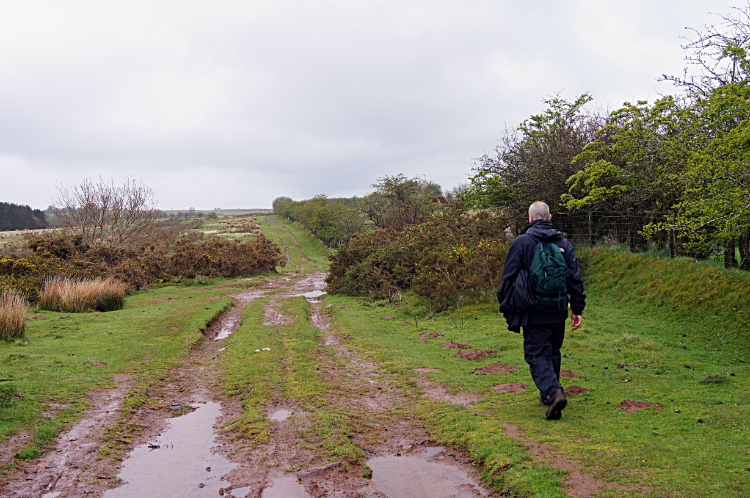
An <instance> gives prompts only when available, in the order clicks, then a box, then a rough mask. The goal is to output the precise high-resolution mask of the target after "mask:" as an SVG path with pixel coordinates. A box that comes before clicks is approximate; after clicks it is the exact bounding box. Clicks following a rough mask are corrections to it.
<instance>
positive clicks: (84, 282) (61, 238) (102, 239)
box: [0, 179, 283, 312]
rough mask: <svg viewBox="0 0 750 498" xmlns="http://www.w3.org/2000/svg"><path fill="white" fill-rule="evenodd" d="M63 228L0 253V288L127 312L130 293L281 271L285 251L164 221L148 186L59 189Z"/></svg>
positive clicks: (30, 297)
mask: <svg viewBox="0 0 750 498" xmlns="http://www.w3.org/2000/svg"><path fill="white" fill-rule="evenodd" d="M59 190H60V197H59V199H57V201H56V203H55V205H54V206H53V211H54V213H55V215H56V217H57V219H58V220H59V221H60V223H61V224H62V228H61V229H59V230H50V231H44V232H38V233H29V234H26V235H25V236H24V238H23V240H22V241H21V242H18V243H14V244H8V245H6V246H4V247H3V248H2V252H1V253H0V291H6V290H11V291H13V292H14V293H15V294H14V295H17V296H23V298H24V299H25V300H26V301H27V302H28V303H30V304H33V305H36V304H39V305H40V306H41V307H42V308H43V309H50V310H58V311H68V312H76V311H88V310H100V311H107V310H111V309H119V308H121V307H122V303H123V299H124V295H125V292H126V291H128V292H129V291H133V290H137V289H141V288H143V287H144V286H145V285H147V284H149V283H153V282H163V281H165V280H169V279H181V278H188V279H194V278H196V277H198V276H202V277H237V276H246V275H252V274H258V273H275V272H276V267H277V266H279V265H282V264H283V257H282V254H281V250H280V248H279V247H278V246H277V245H276V244H274V243H272V242H271V241H270V240H269V239H267V238H265V237H264V236H263V235H262V233H260V232H257V233H255V234H253V238H252V240H243V241H230V240H227V239H225V238H221V237H218V236H211V235H209V236H208V237H205V236H204V234H203V232H200V231H198V230H195V229H196V228H198V227H200V226H201V225H202V223H203V222H202V220H193V221H187V222H183V221H181V220H179V219H171V220H166V221H160V219H159V216H160V211H159V210H158V209H156V207H155V201H154V199H153V193H152V192H151V190H150V189H149V188H148V187H147V186H145V185H144V184H143V183H142V182H140V181H136V180H130V179H128V180H126V181H125V182H123V184H122V185H115V184H114V183H113V182H112V181H109V182H107V181H104V180H102V179H99V181H92V180H89V179H84V180H83V181H81V182H80V183H79V184H76V185H74V186H72V187H59Z"/></svg>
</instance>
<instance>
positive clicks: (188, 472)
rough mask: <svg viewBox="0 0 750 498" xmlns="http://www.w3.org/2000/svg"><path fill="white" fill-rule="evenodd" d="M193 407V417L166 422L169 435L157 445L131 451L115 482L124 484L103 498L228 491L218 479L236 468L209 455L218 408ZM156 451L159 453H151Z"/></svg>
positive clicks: (189, 497) (191, 497)
mask: <svg viewBox="0 0 750 498" xmlns="http://www.w3.org/2000/svg"><path fill="white" fill-rule="evenodd" d="M197 406H198V409H197V410H195V411H194V412H192V413H189V414H187V415H184V416H182V417H178V418H171V419H169V426H170V427H169V429H167V430H166V431H165V432H164V434H162V435H161V436H159V438H158V439H157V440H156V441H154V442H152V443H151V444H148V445H142V446H139V447H137V448H136V449H135V450H133V452H131V453H130V457H129V458H128V459H127V460H125V462H124V464H123V467H122V470H121V471H120V474H119V476H118V477H120V478H121V479H122V480H123V481H124V482H127V484H125V485H124V486H121V487H119V488H115V489H110V490H109V491H107V492H106V493H104V497H105V498H130V497H134V496H138V497H139V498H147V497H155V498H156V497H159V498H166V497H178V496H179V497H184V498H194V497H195V498H197V497H206V496H211V497H215V496H219V489H220V488H222V487H228V486H229V483H228V482H226V481H222V480H221V476H222V475H224V474H227V473H228V472H230V471H231V470H233V469H234V468H235V467H237V464H234V463H232V462H230V461H228V460H226V459H225V458H224V457H222V456H221V455H217V454H212V453H211V448H212V447H213V446H214V445H215V443H214V433H213V425H214V422H215V421H216V418H217V417H218V416H219V415H220V414H221V405H219V404H218V403H213V402H209V403H206V404H205V405H203V404H200V405H197ZM156 445H158V446H159V448H156V449H154V448H153V446H156ZM149 446H151V448H149Z"/></svg>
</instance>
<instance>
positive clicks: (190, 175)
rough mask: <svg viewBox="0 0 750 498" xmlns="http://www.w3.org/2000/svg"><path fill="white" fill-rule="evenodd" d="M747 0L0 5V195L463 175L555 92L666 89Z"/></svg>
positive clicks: (242, 192)
mask: <svg viewBox="0 0 750 498" xmlns="http://www.w3.org/2000/svg"><path fill="white" fill-rule="evenodd" d="M732 5H740V0H735V1H728V0H711V1H710V2H707V1H705V0H702V1H699V0H633V1H628V0H618V1H609V0H588V1H585V0H581V1H565V0H563V1H560V0H557V1H552V0H549V1H546V0H536V1H526V2H521V1H510V0H491V1H472V0H461V1H458V0H456V1H439V0H430V1H410V0H398V1H392V0H382V1H367V0H361V1H351V0H342V1H328V0H314V1H284V0H274V1H268V0H265V1H250V0H246V1H221V0H213V1H210V2H209V1H191V0H180V1H162V0H147V1H141V0H128V1H126V2H123V1H120V2H115V1H108V0H95V1H72V0H50V1H36V0H2V2H0V173H2V175H1V178H0V201H6V202H15V203H20V204H29V205H31V206H32V207H35V208H44V207H46V206H47V205H49V204H50V202H51V200H52V198H53V197H54V196H55V194H56V189H55V184H64V185H70V184H73V183H75V182H77V181H79V180H80V179H82V178H84V177H98V176H99V175H101V176H102V177H104V178H110V177H113V178H114V179H115V180H116V181H119V180H120V179H122V178H123V177H124V176H133V177H136V178H140V179H143V181H144V182H145V183H146V184H147V185H149V186H150V187H151V188H152V189H153V190H154V192H155V194H156V197H157V199H158V200H159V204H160V206H161V207H162V208H163V209H172V208H175V209H186V208H187V207H189V206H194V207H196V208H197V209H199V210H205V209H210V208H214V207H222V208H240V207H242V208H247V207H270V205H271V201H272V200H273V199H274V198H276V197H278V196H281V195H286V196H290V197H292V198H294V199H305V198H309V197H312V196H313V195H316V194H320V193H325V194H327V195H329V196H332V197H334V196H336V197H338V196H351V195H362V194H364V193H366V192H368V191H369V190H370V185H371V184H372V183H373V182H375V181H376V179H377V178H378V177H381V176H383V175H393V174H397V173H400V172H402V173H404V174H406V175H408V176H416V175H424V176H425V177H426V178H427V179H430V180H433V181H436V182H437V183H439V184H441V185H442V186H443V187H445V188H451V187H453V186H455V185H456V184H458V183H459V182H465V181H466V180H467V177H468V175H469V173H470V171H471V165H472V163H473V158H476V157H479V156H481V155H482V154H483V153H485V152H489V151H491V150H492V149H494V147H495V145H496V144H497V141H498V139H499V137H500V135H501V131H502V130H503V128H504V126H505V125H506V124H507V125H508V126H511V127H514V126H516V125H517V124H518V123H520V122H521V121H523V120H524V119H526V118H528V117H529V116H530V115H532V114H536V113H539V112H541V111H542V110H543V109H544V104H543V103H542V100H543V99H544V98H546V97H549V96H552V95H555V94H557V93H558V92H559V93H560V94H561V96H563V97H565V98H569V99H574V98H575V97H576V96H578V95H580V94H582V93H584V92H589V93H590V94H591V95H592V96H593V97H594V99H595V102H596V103H597V104H599V105H601V106H609V107H610V108H616V107H617V106H619V105H620V104H622V103H623V102H625V101H632V100H634V99H636V100H637V99H644V100H645V99H651V100H653V99H654V98H655V97H658V94H659V93H671V92H673V89H672V87H671V86H670V85H668V84H666V83H657V82H656V78H657V77H658V76H659V75H660V74H661V73H665V72H666V73H679V72H680V71H681V69H682V67H683V66H684V63H683V56H684V54H683V52H682V49H681V48H680V43H681V40H680V38H679V37H680V36H685V35H688V34H689V33H688V32H686V31H685V29H684V28H685V26H692V27H696V28H700V27H701V26H702V25H703V24H704V23H707V22H711V21H712V20H715V19H716V18H715V17H712V16H710V15H709V11H713V12H718V13H721V14H726V13H728V12H729V11H730V10H729V9H730V6H732Z"/></svg>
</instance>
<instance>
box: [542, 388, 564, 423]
mask: <svg viewBox="0 0 750 498" xmlns="http://www.w3.org/2000/svg"><path fill="white" fill-rule="evenodd" d="M567 405H568V400H567V399H565V392H564V391H563V390H562V389H558V390H557V391H555V393H554V394H553V395H551V396H550V397H549V406H548V408H547V414H546V417H547V420H559V419H560V417H561V416H562V411H563V410H564V409H565V407H566V406H567Z"/></svg>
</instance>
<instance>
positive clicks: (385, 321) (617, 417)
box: [326, 253, 750, 496]
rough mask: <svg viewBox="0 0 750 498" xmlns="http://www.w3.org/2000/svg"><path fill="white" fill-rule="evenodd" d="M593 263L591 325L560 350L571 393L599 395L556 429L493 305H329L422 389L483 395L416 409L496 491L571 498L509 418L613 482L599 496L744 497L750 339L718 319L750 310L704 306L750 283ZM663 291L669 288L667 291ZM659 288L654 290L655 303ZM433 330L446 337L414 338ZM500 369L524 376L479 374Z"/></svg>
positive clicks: (606, 258)
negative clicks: (632, 406) (448, 309)
mask: <svg viewBox="0 0 750 498" xmlns="http://www.w3.org/2000/svg"><path fill="white" fill-rule="evenodd" d="M584 258H585V261H586V268H587V272H588V277H587V278H588V280H589V282H590V284H589V287H588V294H589V299H588V306H587V309H586V312H585V314H584V325H583V327H582V328H581V329H579V330H578V331H575V332H571V331H570V330H568V332H567V339H566V343H565V346H564V349H563V353H564V354H565V358H563V368H567V369H570V370H572V371H573V373H575V374H576V375H578V376H580V378H577V379H570V378H564V379H563V385H564V386H566V387H569V386H572V385H577V386H580V387H583V388H586V389H589V390H590V391H591V392H588V393H585V394H583V395H580V396H577V397H573V398H571V400H570V403H569V406H568V409H567V410H566V411H565V413H564V416H563V419H562V420H561V421H559V422H550V421H546V420H545V419H544V417H543V408H542V407H541V406H540V405H538V403H537V396H538V392H537V391H536V390H535V389H534V387H533V382H532V381H531V378H530V375H529V373H528V367H527V366H526V364H525V362H524V360H523V353H522V338H521V337H520V336H519V335H517V334H514V333H512V332H508V331H507V330H506V327H505V324H504V321H503V320H502V318H501V317H500V315H499V314H498V313H497V312H496V307H495V305H494V304H492V305H490V304H487V305H476V306H473V307H468V308H464V309H463V310H462V314H461V316H458V315H454V316H453V317H450V316H447V315H437V316H435V317H433V318H432V319H429V320H426V319H419V318H418V323H415V320H414V315H417V316H418V317H419V316H425V315H426V313H425V310H424V309H423V307H422V305H421V304H420V302H419V301H418V300H417V299H416V298H415V297H414V296H409V297H408V298H407V301H406V302H405V303H402V304H401V305H399V306H395V307H386V308H379V307H367V306H363V305H362V304H361V300H360V299H356V298H348V297H344V296H328V297H327V299H326V303H332V304H334V305H336V306H334V307H333V309H334V310H335V314H334V325H335V326H336V327H338V328H339V329H340V330H343V331H356V333H354V332H352V338H353V340H354V341H355V343H356V345H357V346H358V347H359V348H361V350H362V351H363V352H365V353H366V354H370V355H373V356H374V357H376V358H378V359H379V361H380V362H382V363H383V364H384V365H385V367H386V368H387V369H388V370H389V371H391V372H395V373H398V374H400V375H401V376H403V377H404V379H412V380H413V379H414V377H415V375H416V374H414V373H413V371H412V370H413V369H415V368H434V369H440V370H442V372H437V373H429V374H425V375H427V376H429V377H430V378H432V379H433V380H435V381H438V382H440V383H442V384H444V385H446V386H448V387H449V388H450V389H452V390H453V391H455V392H475V393H479V394H481V395H482V398H481V400H480V401H478V402H477V403H476V404H475V405H474V406H472V407H462V406H452V405H449V404H447V403H442V402H434V401H425V402H423V403H422V404H421V407H420V412H421V415H423V416H425V417H426V419H427V425H428V427H429V428H430V429H431V431H432V432H433V434H434V436H435V437H436V438H437V439H439V440H442V441H444V442H447V443H453V444H456V445H457V446H459V447H464V448H467V449H468V450H470V452H471V453H472V456H473V458H474V459H475V461H476V462H477V463H478V464H479V465H480V466H482V467H483V468H484V469H485V471H486V477H487V479H488V481H490V482H492V483H494V484H495V485H497V486H499V487H500V489H505V490H508V491H510V492H511V493H512V494H514V495H517V496H565V494H564V491H563V490H562V489H561V488H560V482H561V481H560V479H559V475H560V474H561V471H559V470H557V469H552V468H549V467H545V466H544V465H541V464H540V463H539V462H538V460H535V459H534V458H531V457H530V456H529V455H528V453H527V451H526V450H525V449H524V448H522V447H521V446H520V445H519V444H518V442H517V441H516V440H514V439H512V438H510V437H508V436H506V435H505V431H504V428H503V425H502V424H503V423H509V424H513V425H516V426H518V427H519V428H520V429H521V430H522V431H523V433H524V434H525V435H526V437H527V438H530V439H532V440H535V441H538V442H540V443H544V444H550V445H552V446H554V447H555V448H557V449H559V450H561V451H562V452H563V453H564V454H565V455H567V457H568V458H569V459H571V460H573V461H575V462H578V463H579V464H580V465H581V467H582V469H583V470H584V471H585V472H587V473H589V474H592V475H594V476H595V477H597V478H600V479H603V480H605V481H608V482H613V483H616V484H617V486H618V488H615V489H610V490H608V491H603V492H602V496H628V495H630V496H643V495H646V496H665V495H673V494H680V493H681V494H682V495H684V496H740V495H742V494H744V493H745V490H746V489H747V488H748V486H750V472H747V471H746V470H745V468H746V467H750V455H749V454H748V452H747V445H748V440H749V439H750V430H749V429H748V425H747V423H746V421H747V419H748V416H750V385H749V384H748V382H747V380H748V378H750V368H749V367H748V361H750V355H749V354H748V353H750V346H748V344H747V343H746V341H743V340H742V334H743V333H746V329H743V328H741V327H740V326H739V325H738V324H741V323H742V321H741V320H742V319H741V318H732V319H729V318H727V319H726V320H725V321H723V322H722V321H721V318H720V317H735V316H739V314H740V313H742V312H743V311H745V310H747V309H748V308H747V307H745V308H744V309H741V308H740V307H739V306H738V310H737V311H734V309H733V308H734V307H733V306H732V307H731V308H730V310H726V309H721V310H718V309H717V310H716V311H715V313H714V314H712V315H709V314H708V311H707V309H708V308H707V307H705V306H706V305H703V306H704V307H701V304H700V303H702V302H704V301H705V299H706V296H707V295H713V296H716V299H717V305H716V307H718V306H726V305H727V304H729V303H732V302H734V303H738V302H739V303H741V302H743V301H742V299H744V295H742V294H741V293H740V294H733V293H735V292H737V289H736V288H735V287H736V286H737V285H738V281H737V279H740V278H741V277H739V276H737V275H736V274H729V275H724V274H722V272H721V271H719V272H716V271H715V269H714V268H711V267H709V266H705V265H697V266H695V265H694V266H689V265H687V264H684V263H682V262H670V261H661V260H658V261H655V262H654V261H649V260H644V259H641V258H639V257H637V256H630V255H624V256H623V255H621V254H611V253H610V254H600V253H599V254H593V255H584ZM641 272H643V273H644V275H640V273H641ZM686 272H688V273H686ZM690 272H692V273H690ZM667 282H671V283H672V287H673V289H674V290H673V292H667V291H666V290H665V287H666V283H667ZM739 284H740V285H741V284H742V281H739ZM707 285H710V286H711V287H710V288H706V286H707ZM743 288H744V289H747V288H748V287H747V286H746V285H745V286H744V287H743ZM649 289H657V290H655V291H653V293H652V294H649V293H648V290H649ZM745 292H747V291H746V290H745ZM670 295H671V296H672V298H671V300H670V299H668V296H670ZM682 296H685V297H684V298H683V297H682ZM687 296H692V297H690V298H689V300H688V297H687ZM682 299H684V301H681V300H682ZM662 301H664V303H663V304H662ZM654 303H655V304H654ZM688 303H698V305H696V306H695V307H691V306H688ZM341 306H344V307H345V308H347V309H342V308H341ZM733 314H736V315H733ZM388 316H393V317H395V318H393V319H391V318H387V317H388ZM434 332H437V333H441V334H444V336H442V337H437V338H432V339H419V337H418V335H419V334H428V333H434ZM717 333H718V334H719V335H720V337H717ZM418 340H422V341H426V342H425V343H420V342H416V341H418ZM451 340H453V341H457V342H460V343H463V344H468V345H470V346H472V347H474V348H479V349H490V348H492V349H497V350H500V351H501V352H500V353H499V354H497V355H496V356H494V357H490V358H487V359H485V360H481V361H465V360H462V359H458V358H453V357H452V355H453V354H454V353H455V352H456V351H455V350H444V349H441V345H442V344H443V343H445V342H448V341H451ZM496 362H502V363H504V364H508V365H514V366H516V367H517V370H516V371H515V372H514V373H507V374H489V375H474V374H473V371H474V369H475V368H477V367H482V366H485V365H488V364H492V363H496ZM511 382H519V383H524V384H527V385H528V386H529V387H530V388H529V389H528V390H527V391H525V392H522V393H517V394H511V393H497V392H494V391H492V390H491V388H492V386H495V385H498V384H505V383H511ZM626 399H632V400H635V401H639V402H648V403H658V404H660V405H661V406H662V407H663V408H662V409H659V408H656V407H651V408H646V409H643V410H640V411H637V412H635V413H627V412H625V411H624V410H623V409H622V408H620V407H619V405H620V403H622V402H623V400H626Z"/></svg>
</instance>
